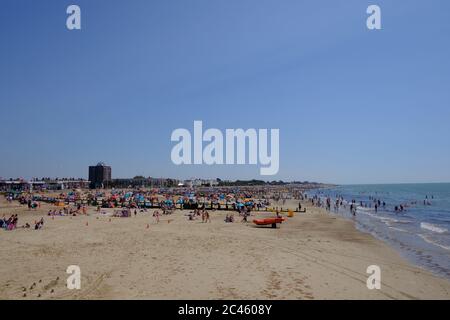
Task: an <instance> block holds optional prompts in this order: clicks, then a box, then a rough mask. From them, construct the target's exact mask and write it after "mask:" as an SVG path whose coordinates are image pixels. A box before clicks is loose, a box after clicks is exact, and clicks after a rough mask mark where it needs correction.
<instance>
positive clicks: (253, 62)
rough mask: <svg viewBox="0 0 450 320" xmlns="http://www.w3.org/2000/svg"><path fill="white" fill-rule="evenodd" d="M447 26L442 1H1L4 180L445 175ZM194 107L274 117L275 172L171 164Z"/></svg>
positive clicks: (449, 119) (225, 120)
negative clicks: (76, 20)
mask: <svg viewBox="0 0 450 320" xmlns="http://www.w3.org/2000/svg"><path fill="white" fill-rule="evenodd" d="M70 4H77V5H78V6H80V8H81V30H68V29H67V28H66V19H67V16H68V15H67V14H66V8H67V7H68V6H69V5H70ZM370 4H377V5H378V6H380V8H381V19H382V29H381V30H368V29H367V27H366V19H367V17H368V14H367V13H366V9H367V7H368V6H369V5H370ZM449 35H450V2H449V1H447V0H430V1H423V0H421V1H417V0H408V1H407V0H396V1H380V0H372V1H365V0H345V1H344V0H340V1H339V0H338V1H335V0H333V1H332V0H327V1H324V0H304V1H301V0H292V1H291V0H282V1H275V0H270V1H269V0H230V1H223V0H192V1H181V0H179V1H178V0H152V1H146V0H133V1H123V0H122V1H118V0H108V1H106V0H89V1H88V0H70V1H65V0H53V1H51V0H39V1H36V0H2V1H1V2H0V39H1V41H0V114H1V118H0V136H1V138H2V139H1V147H0V153H1V156H0V177H4V178H9V177H26V178H31V177H47V176H50V177H84V178H87V175H88V166H89V165H94V164H96V163H97V162H100V161H103V162H105V163H107V164H108V165H111V167H112V175H113V178H119V177H121V178H123V177H133V176H136V175H143V176H152V177H172V178H179V179H188V178H192V177H199V178H216V177H219V178H222V179H253V178H255V179H264V180H280V179H281V180H302V181H304V180H308V181H318V182H327V183H337V184H359V183H409V182H410V183H413V182H445V181H450V166H449V163H450V141H449V137H450V59H449V57H450V41H449V39H450V38H449ZM194 120H202V121H203V126H204V127H205V129H207V128H218V129H220V130H223V131H224V130H225V129H228V128H230V129H234V128H244V129H248V128H255V129H264V128H265V129H272V128H278V129H280V169H279V172H278V174H277V175H275V176H260V171H259V168H260V166H257V165H216V166H207V165H196V166H195V165H191V166H187V165H182V166H176V165H174V164H173V163H172V161H171V158H170V154H171V150H172V148H173V146H174V143H173V142H171V140H170V137H171V133H172V131H173V130H175V129H177V128H186V129H189V130H190V131H192V130H193V124H194Z"/></svg>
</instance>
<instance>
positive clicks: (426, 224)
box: [420, 222, 448, 233]
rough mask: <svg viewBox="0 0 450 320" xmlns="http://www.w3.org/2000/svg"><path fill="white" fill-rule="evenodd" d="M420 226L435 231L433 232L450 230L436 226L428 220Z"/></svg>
mask: <svg viewBox="0 0 450 320" xmlns="http://www.w3.org/2000/svg"><path fill="white" fill-rule="evenodd" d="M420 227H421V228H422V229H425V230H428V231H433V232H436V233H446V232H448V230H447V229H445V228H441V227H438V226H436V225H434V224H432V223H428V222H422V223H421V224H420Z"/></svg>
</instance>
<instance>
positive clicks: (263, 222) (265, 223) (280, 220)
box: [253, 218, 286, 228]
mask: <svg viewBox="0 0 450 320" xmlns="http://www.w3.org/2000/svg"><path fill="white" fill-rule="evenodd" d="M284 221H286V219H285V218H267V219H256V220H253V223H254V224H256V225H258V226H268V225H272V228H276V227H277V223H283V222H284Z"/></svg>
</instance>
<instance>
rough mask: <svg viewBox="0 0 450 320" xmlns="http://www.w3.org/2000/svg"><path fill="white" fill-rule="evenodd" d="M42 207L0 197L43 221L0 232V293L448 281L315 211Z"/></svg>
mask: <svg viewBox="0 0 450 320" xmlns="http://www.w3.org/2000/svg"><path fill="white" fill-rule="evenodd" d="M50 207H51V208H55V207H53V206H49V205H42V208H41V209H39V210H38V211H36V212H34V211H28V210H27V209H26V207H24V206H20V205H18V204H17V202H14V203H13V204H12V205H8V204H6V203H5V201H4V199H1V200H0V215H3V214H6V215H7V216H8V217H9V214H11V213H18V214H19V225H22V224H24V223H25V222H29V223H32V222H33V221H34V220H37V219H40V218H41V217H42V216H44V219H45V221H46V222H45V226H44V228H43V229H42V230H38V231H35V230H31V229H29V230H26V229H17V230H14V231H4V230H0V243H1V247H0V299H435V298H437V299H449V298H450V294H449V292H450V283H449V281H447V280H446V279H442V278H439V277H437V276H434V275H432V274H430V273H429V272H428V271H425V270H423V269H421V268H419V267H415V266H412V265H411V264H410V263H408V262H406V261H405V260H404V259H403V258H401V257H400V256H399V254H398V253H397V252H395V251H394V250H393V249H391V248H389V247H388V246H387V245H386V244H384V243H383V242H381V241H379V240H376V239H374V238H373V237H372V236H370V235H367V234H364V233H362V232H359V231H357V230H356V229H355V228H354V226H353V223H352V222H351V221H348V220H345V219H342V218H339V217H334V216H332V215H328V214H326V213H324V212H323V211H322V210H321V209H316V208H308V213H307V214H297V215H296V216H295V217H294V218H291V219H289V220H288V222H286V223H284V224H283V225H282V226H281V228H279V229H271V228H257V227H254V226H253V225H252V224H251V223H249V224H243V223H240V222H236V223H234V224H226V223H224V221H223V220H224V216H225V214H226V213H224V212H221V213H219V212H212V213H211V216H212V222H211V223H208V224H203V223H201V221H187V218H186V217H185V216H184V214H185V213H187V212H183V213H182V212H181V211H176V213H175V214H173V215H171V216H163V217H162V218H161V222H160V224H158V225H156V224H155V222H154V218H153V217H152V216H151V213H150V212H153V210H151V211H149V213H146V214H142V213H138V216H137V217H132V218H112V219H111V222H109V217H105V216H99V215H98V214H94V213H93V211H92V210H90V215H89V216H77V217H72V218H70V217H55V218H54V220H52V219H51V218H50V217H47V216H46V212H47V211H48V209H49V208H50ZM292 207H294V204H292ZM258 216H263V215H258ZM252 219H253V217H252ZM168 220H172V221H171V222H170V223H169V222H168ZM86 223H88V225H86ZM147 224H150V226H149V228H147ZM69 265H78V266H80V268H81V290H69V289H67V287H66V279H67V277H68V274H66V268H67V267H68V266H69ZM370 265H379V266H380V267H381V270H382V289H381V290H374V291H371V290H368V289H367V286H366V281H367V277H368V274H366V269H367V267H368V266H370ZM33 284H35V285H34V286H33ZM30 288H32V289H30ZM24 295H25V296H24Z"/></svg>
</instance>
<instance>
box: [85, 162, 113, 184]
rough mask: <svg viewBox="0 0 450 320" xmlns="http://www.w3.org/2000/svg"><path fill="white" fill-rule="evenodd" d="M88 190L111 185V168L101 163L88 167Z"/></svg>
mask: <svg viewBox="0 0 450 320" xmlns="http://www.w3.org/2000/svg"><path fill="white" fill-rule="evenodd" d="M89 181H90V185H89V186H90V188H91V189H97V188H107V187H108V186H109V184H110V183H111V167H110V166H107V165H106V164H105V163H103V162H99V163H97V165H95V166H90V167H89Z"/></svg>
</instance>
